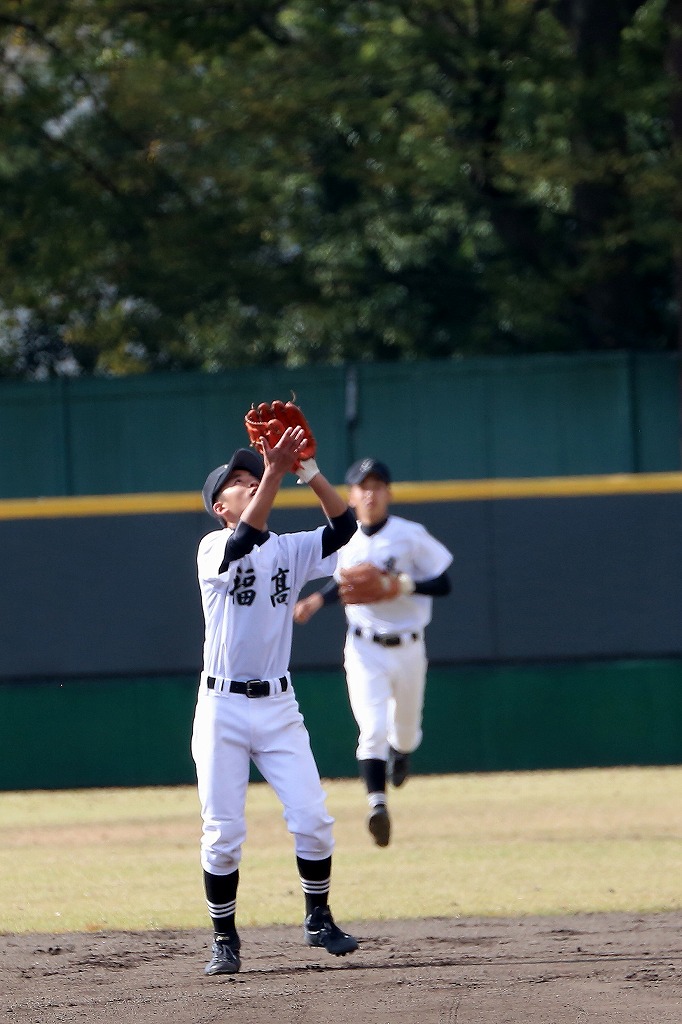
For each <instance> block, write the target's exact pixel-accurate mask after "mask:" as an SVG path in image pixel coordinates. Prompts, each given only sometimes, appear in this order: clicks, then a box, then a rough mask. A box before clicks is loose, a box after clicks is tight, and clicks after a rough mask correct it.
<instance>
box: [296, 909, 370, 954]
mask: <svg viewBox="0 0 682 1024" xmlns="http://www.w3.org/2000/svg"><path fill="white" fill-rule="evenodd" d="M303 937H304V939H305V944H306V946H321V947H322V948H323V949H326V950H327V952H328V953H332V954H333V955H334V956H345V955H346V953H352V952H354V950H356V949H357V948H358V940H357V939H355V938H353V936H352V935H348V934H347V933H346V932H342V931H341V929H340V928H339V927H338V925H336V924H334V918H333V917H332V912H331V910H330V909H329V907H315V909H314V910H313V911H312V912H311V913H310V914H308V916H307V917H306V919H305V921H304V922H303Z"/></svg>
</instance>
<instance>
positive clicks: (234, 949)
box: [204, 935, 242, 974]
mask: <svg viewBox="0 0 682 1024" xmlns="http://www.w3.org/2000/svg"><path fill="white" fill-rule="evenodd" d="M240 948H241V943H240V941H239V936H238V935H216V936H215V938H214V939H213V946H212V948H211V952H212V953H213V957H212V958H211V960H210V962H209V963H207V964H206V967H205V968H204V974H236V973H237V971H238V970H239V968H240V967H241V965H242V962H241V960H240V959H239V950H240Z"/></svg>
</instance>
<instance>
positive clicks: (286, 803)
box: [192, 403, 358, 975]
mask: <svg viewBox="0 0 682 1024" xmlns="http://www.w3.org/2000/svg"><path fill="white" fill-rule="evenodd" d="M288 404H289V405H290V403H288ZM293 408H295V409H296V410H297V407H293ZM289 411H290V410H289ZM298 411H299V410H297V412H298ZM301 419H302V417H301ZM293 422H294V423H295V418H294V421H293ZM303 422H305V420H303ZM306 426H307V424H306ZM264 429H265V428H264ZM308 430H309V428H308ZM269 437H270V439H271V440H273V444H272V446H271V444H270V441H269V440H268V435H267V434H264V435H263V437H262V438H261V439H260V441H259V448H260V450H261V451H262V453H263V454H262V458H261V457H260V456H259V455H258V454H256V452H255V451H253V450H251V449H250V448H243V449H242V448H240V449H239V450H237V451H236V452H235V453H234V454H233V455H232V457H231V459H230V460H229V462H227V463H226V464H225V465H223V466H218V467H217V469H214V470H213V471H212V472H211V473H209V475H208V477H207V479H206V483H205V484H204V487H203V492H202V493H203V501H204V506H205V508H206V510H207V512H208V513H209V514H210V515H211V516H213V517H214V518H215V519H216V520H218V522H219V523H220V528H219V529H217V530H214V531H213V532H211V533H209V534H208V535H207V536H205V537H204V538H203V539H202V540H201V542H200V544H199V549H198V554H197V566H198V577H199V585H200V589H201V599H202V606H203V612H204V619H205V637H204V655H203V671H202V673H201V680H200V685H199V693H198V698H197V704H196V710H195V715H194V726H193V732H192V755H193V758H194V761H195V764H196V771H197V782H198V791H199V799H200V802H201V813H202V820H203V832H202V841H201V864H202V868H203V878H204V888H205V894H206V903H207V906H208V913H209V915H210V918H211V923H212V926H213V932H214V936H213V944H212V958H211V960H210V962H209V963H208V964H207V965H206V968H205V973H206V974H210V975H214V974H234V973H236V972H237V971H239V969H240V966H241V957H240V939H239V935H238V932H237V927H236V908H237V888H238V884H239V864H240V860H241V849H242V844H243V842H244V839H245V837H246V825H245V814H244V810H245V802H246V794H247V786H248V782H249V771H250V762H251V760H253V762H254V764H255V765H256V766H257V767H258V769H259V771H260V772H261V774H262V776H263V778H264V779H265V780H266V781H267V782H268V783H270V785H271V786H272V787H273V789H274V790H275V792H276V793H277V795H278V797H279V799H280V801H281V803H282V805H283V808H284V818H285V820H286V823H287V827H288V830H289V832H290V833H291V835H292V836H293V839H294V847H295V854H296V861H297V866H298V874H299V877H300V881H301V887H302V889H303V894H304V897H305V919H304V925H303V935H304V941H305V943H306V944H307V945H308V946H318V947H321V948H324V949H325V950H327V952H329V953H332V954H334V955H336V956H343V955H345V954H346V953H350V952H352V951H353V950H355V949H357V946H358V943H357V940H356V939H355V938H353V936H352V935H348V934H347V933H346V932H343V931H342V930H341V929H340V928H339V927H338V926H337V925H336V923H335V922H334V919H333V917H332V913H331V910H330V908H329V889H330V880H331V865H332V850H333V846H334V842H333V834H332V825H333V821H334V819H333V818H332V817H330V815H329V814H328V813H327V810H326V806H325V793H324V791H323V789H322V785H321V782H320V776H319V773H318V769H317V765H316V763H315V760H314V758H313V754H312V751H311V747H310V739H309V736H308V732H307V729H306V728H305V725H304V722H303V717H302V715H301V713H300V711H299V708H298V703H297V701H296V697H295V694H294V690H293V686H292V681H291V675H290V673H289V670H288V665H289V657H290V652H291V638H292V630H293V608H294V601H295V598H296V596H297V594H298V593H299V591H300V589H301V587H302V586H303V585H304V584H305V583H306V582H307V581H309V580H314V579H319V578H323V577H326V576H328V575H329V574H330V573H332V572H334V569H335V567H336V561H337V555H336V552H337V551H338V549H339V548H340V547H341V546H342V545H343V544H345V543H346V542H347V541H348V540H349V538H350V537H351V536H352V534H353V533H354V531H355V528H356V525H355V521H354V516H353V514H352V512H351V511H350V509H349V508H348V507H347V505H346V503H345V501H344V500H343V498H342V497H341V496H340V495H339V494H338V492H337V491H336V490H335V489H334V488H333V487H332V485H331V484H330V483H329V482H328V481H327V480H326V478H325V477H324V476H323V475H322V474H321V473H320V471H319V469H318V467H317V464H316V462H315V459H314V457H311V451H312V452H314V442H313V443H312V444H311V441H312V438H311V435H310V434H308V436H306V433H305V431H304V429H303V427H301V426H296V425H293V426H292V425H290V426H286V428H285V427H284V426H283V425H282V424H281V423H279V426H278V430H277V431H275V432H274V433H270V435H269ZM275 438H276V439H277V440H276V443H275V441H274V439H275ZM302 455H305V456H306V458H304V459H302V458H301V456H302ZM292 470H293V471H295V472H296V474H297V476H298V477H299V482H305V483H307V484H308V486H309V487H310V488H311V490H312V491H314V493H315V494H316V495H317V497H318V499H319V502H320V505H321V507H322V510H323V511H324V513H325V515H326V517H327V520H328V522H327V525H324V526H320V527H319V528H318V529H315V530H312V531H307V532H300V533H290V534H283V535H281V536H278V535H277V534H274V533H271V532H270V531H269V530H268V525H267V521H268V516H269V514H270V511H271V508H272V504H273V502H274V499H275V496H276V494H277V491H278V489H279V487H280V484H281V482H282V479H283V478H284V476H285V474H286V473H287V472H289V471H292Z"/></svg>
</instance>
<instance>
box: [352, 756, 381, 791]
mask: <svg viewBox="0 0 682 1024" xmlns="http://www.w3.org/2000/svg"><path fill="white" fill-rule="evenodd" d="M358 768H359V770H360V778H361V779H363V781H364V783H365V786H366V787H367V793H368V794H369V793H385V792H386V762H385V761H382V760H380V759H379V758H378V757H370V758H368V759H367V760H366V761H358Z"/></svg>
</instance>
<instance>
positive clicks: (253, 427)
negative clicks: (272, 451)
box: [244, 399, 317, 470]
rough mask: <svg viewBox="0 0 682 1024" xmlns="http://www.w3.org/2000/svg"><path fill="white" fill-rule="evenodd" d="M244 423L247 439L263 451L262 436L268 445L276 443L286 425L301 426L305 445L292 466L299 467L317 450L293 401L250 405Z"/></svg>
mask: <svg viewBox="0 0 682 1024" xmlns="http://www.w3.org/2000/svg"><path fill="white" fill-rule="evenodd" d="M244 425H245V426H246V432H247V434H248V435H249V441H250V442H251V444H252V445H253V447H254V448H257V449H258V451H259V452H260V453H261V454H262V453H263V438H266V440H267V442H268V444H269V445H270V447H271V448H272V447H274V445H276V444H277V442H278V441H279V439H280V437H281V436H282V434H283V433H284V431H285V430H286V428H287V427H302V428H303V430H304V431H305V436H306V445H305V447H304V448H303V449H302V450H301V452H300V454H299V458H298V461H297V462H296V465H295V466H294V467H293V468H294V470H296V469H298V468H300V465H301V462H305V461H306V460H307V459H314V458H315V453H316V452H317V442H316V440H315V437H314V435H313V432H312V430H311V429H310V426H309V424H308V421H307V420H306V418H305V416H304V415H303V413H302V412H301V410H300V409H299V407H298V406H297V405H295V404H294V403H293V402H280V401H279V400H277V399H276V400H275V401H274V402H261V403H260V404H259V405H257V406H254V405H252V406H251V408H250V409H249V411H248V412H247V414H246V416H245V417H244Z"/></svg>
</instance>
